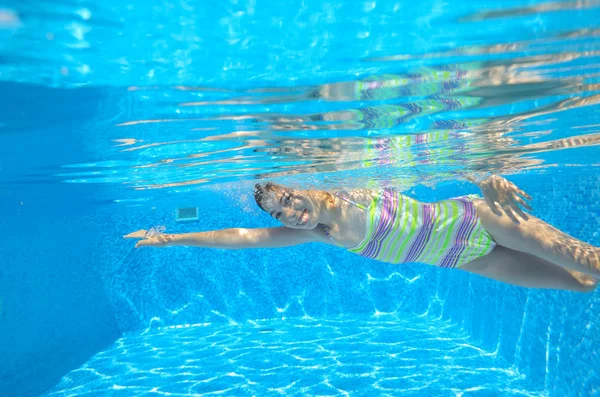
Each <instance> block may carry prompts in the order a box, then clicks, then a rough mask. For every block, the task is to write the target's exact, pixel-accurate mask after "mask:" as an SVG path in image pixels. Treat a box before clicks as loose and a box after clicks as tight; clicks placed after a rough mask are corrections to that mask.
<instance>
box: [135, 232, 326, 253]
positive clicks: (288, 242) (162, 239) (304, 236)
mask: <svg viewBox="0 0 600 397" xmlns="http://www.w3.org/2000/svg"><path fill="white" fill-rule="evenodd" d="M123 237H124V238H132V239H140V241H138V242H137V244H136V245H135V247H136V248H139V247H169V246H176V245H183V246H193V247H202V248H224V249H241V248H278V247H290V246H293V245H299V244H304V243H311V242H324V243H327V242H328V241H327V240H324V239H323V237H322V236H321V235H320V234H319V233H318V231H317V230H306V229H292V228H288V227H273V228H257V229H244V228H234V229H222V230H212V231H207V232H197V233H184V234H160V235H158V236H153V237H147V236H146V231H145V230H138V231H137V232H133V233H130V234H128V235H126V236H123Z"/></svg>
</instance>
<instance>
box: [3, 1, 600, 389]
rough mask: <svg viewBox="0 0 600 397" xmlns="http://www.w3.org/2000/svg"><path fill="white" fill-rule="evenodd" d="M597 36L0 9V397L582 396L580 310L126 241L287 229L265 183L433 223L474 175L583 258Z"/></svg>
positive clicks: (438, 17) (508, 7) (358, 21)
mask: <svg viewBox="0 0 600 397" xmlns="http://www.w3.org/2000/svg"><path fill="white" fill-rule="evenodd" d="M599 20H600V2H599V1H596V0H578V1H542V0H528V1H516V0H503V1H494V2H491V1H481V2H461V1H458V0H456V1H454V0H450V1H439V0H427V1H422V2H418V3H407V2H401V1H394V0H366V1H341V0H325V1H317V0H301V1H293V2H276V1H269V0H248V1H238V0H227V1H219V2H208V1H204V0H194V1H192V0H177V1H173V0H150V1H141V0H124V1H119V2H116V1H105V2H98V1H92V0H57V1H49V0H27V1H14V0H0V230H2V231H3V235H2V238H1V239H0V240H1V241H2V242H1V243H0V259H1V261H0V262H1V263H2V265H1V266H0V396H11V397H13V396H15V397H20V396H25V397H28V396H40V395H52V396H67V395H73V396H80V395H81V396H84V395H87V396H91V395H98V396H104V395H119V396H121V395H123V396H130V395H131V396H137V395H147V396H150V395H152V396H156V395H172V396H198V395H227V396H242V395H256V396H262V395H311V396H312V395H343V396H348V395H349V396H363V395H365V396H376V395H389V396H392V395H393V396H397V395H415V396H423V395H425V396H429V395H434V396H438V395H439V396H445V395H448V396H513V395H514V396H519V395H533V396H559V397H563V396H600V355H599V354H598V348H597V347H598V345H599V344H600V326H599V323H598V321H599V320H598V319H599V318H600V292H598V291H594V292H592V293H587V294H580V293H571V292H565V291H547V290H528V289H524V288H518V287H514V286H510V285H506V284H501V283H498V282H494V281H492V280H488V279H484V278H481V277H478V276H475V275H469V274H467V273H466V272H461V271H456V270H449V269H437V268H434V267H432V266H427V265H424V264H410V265H406V266H397V265H390V264H385V263H379V262H374V261H370V260H367V259H364V258H362V257H359V256H356V255H353V254H351V253H349V252H345V251H344V250H341V249H339V248H336V247H330V246H321V245H317V244H309V245H302V246H296V247H290V248H285V249H273V250H264V249H260V250H240V251H226V250H208V249H198V248H189V247H177V248H168V249H162V250H156V249H144V250H135V249H134V247H133V243H132V242H131V241H125V240H123V239H122V236H123V235H124V234H126V233H129V232H132V231H135V230H138V229H149V228H152V227H165V228H166V230H167V231H168V232H181V233H183V232H191V231H205V230H215V229H222V228H229V227H274V226H278V225H279V224H278V222H276V221H275V220H274V219H272V218H270V217H268V216H266V214H264V213H263V212H262V211H261V210H260V209H259V208H258V207H257V206H256V204H255V203H254V199H253V195H252V189H253V186H254V184H255V183H256V182H257V181H262V182H264V181H267V180H270V181H274V182H277V183H282V184H287V185H289V186H292V187H299V188H318V189H324V190H343V189H353V188H372V189H380V188H386V187H393V188H396V189H398V190H399V191H401V192H402V193H404V194H407V195H409V196H411V197H415V198H417V199H419V200H421V201H435V200H441V199H445V198H450V197H457V196H460V195H466V194H470V193H477V188H476V187H475V186H474V185H472V184H470V183H468V182H466V181H465V175H466V174H470V173H473V172H491V173H497V174H501V175H503V176H505V177H506V178H508V179H509V180H511V181H513V182H514V183H515V184H516V185H518V186H519V187H520V188H522V189H523V190H525V191H526V192H528V193H529V194H530V195H531V196H532V202H531V204H532V207H533V212H532V213H533V214H534V215H535V216H537V217H539V218H541V219H543V220H545V221H546V222H549V223H550V224H552V225H554V226H555V227H557V228H559V229H561V230H563V231H565V232H566V233H569V234H571V235H572V236H574V237H576V238H578V239H581V240H583V241H585V242H588V243H590V244H593V245H596V246H600V173H599V172H598V170H599V169H600V168H599V165H600V162H599V160H598V159H599V158H600V157H599V153H600V152H599V145H600V116H599V115H600V40H599V37H600V34H599V33H600V30H599V28H598V21H599ZM190 208H192V209H193V210H189V209H190ZM186 209H188V210H186ZM180 212H188V213H192V212H193V213H194V214H197V219H194V220H191V221H188V222H180V219H178V218H177V215H176V214H177V213H180Z"/></svg>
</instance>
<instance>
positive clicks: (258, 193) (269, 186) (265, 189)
mask: <svg viewBox="0 0 600 397" xmlns="http://www.w3.org/2000/svg"><path fill="white" fill-rule="evenodd" d="M279 189H280V188H279V186H277V185H276V184H274V183H272V182H267V183H266V184H265V185H264V186H263V185H261V184H260V183H257V184H256V185H254V201H256V204H257V205H258V206H259V207H260V209H261V210H263V211H265V212H269V211H267V210H266V209H265V202H266V200H267V195H268V194H273V193H274V192H275V191H277V190H279Z"/></svg>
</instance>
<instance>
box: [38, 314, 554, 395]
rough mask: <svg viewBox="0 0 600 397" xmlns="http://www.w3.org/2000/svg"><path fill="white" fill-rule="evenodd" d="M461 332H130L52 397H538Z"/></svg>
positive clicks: (253, 328)
mask: <svg viewBox="0 0 600 397" xmlns="http://www.w3.org/2000/svg"><path fill="white" fill-rule="evenodd" d="M532 387H533V386H532V385H531V384H530V383H529V382H528V380H527V379H525V377H524V376H523V375H521V374H519V373H518V372H516V371H515V370H514V369H513V368H511V367H510V366H509V365H508V364H507V363H506V362H504V361H502V360H501V359H498V358H497V357H496V356H495V355H494V354H493V353H490V352H486V351H482V350H481V349H479V348H477V347H476V346H474V345H473V344H471V343H470V340H469V337H468V335H467V334H466V333H465V332H464V331H462V330H461V329H460V328H459V327H457V326H455V325H452V324H450V323H448V322H445V321H433V322H424V321H423V319H422V318H418V317H414V316H404V315H403V316H402V318H400V317H397V316H387V315H386V316H378V317H370V318H364V319H358V318H353V319H338V320H317V319H294V320H286V321H281V320H269V321H261V322H260V323H248V324H245V325H240V326H231V325H207V326H179V327H173V328H164V329H158V330H150V331H148V332H145V333H142V334H138V335H131V334H130V335H126V336H124V337H123V338H121V339H119V340H118V341H117V342H116V343H115V344H114V345H113V346H112V347H111V348H110V349H108V350H107V351H104V352H102V353H99V354H97V355H96V356H94V357H93V358H92V359H91V360H90V361H89V362H88V363H86V364H85V365H84V366H82V367H81V368H79V369H77V370H74V371H72V372H70V373H69V374H67V375H66V376H65V377H64V378H63V379H62V381H61V382H60V383H59V384H58V385H57V386H56V387H55V388H54V389H52V390H51V391H49V392H48V393H47V394H45V396H101V395H107V394H110V395H111V396H126V395H127V396H129V395H144V396H146V395H148V396H149V395H169V396H198V395H203V396H204V395H206V396H210V395H227V396H253V395H256V396H270V395H273V396H277V395H286V396H288V395H328V396H348V395H352V396H363V395H364V396H367V395H371V396H372V395H381V396H398V395H402V396H425V395H435V396H468V395H477V396H482V395H498V393H500V394H501V395H504V396H508V395H515V396H534V395H535V396H540V395H545V394H546V393H545V392H544V391H542V390H532Z"/></svg>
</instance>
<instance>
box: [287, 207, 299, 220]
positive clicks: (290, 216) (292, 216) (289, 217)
mask: <svg viewBox="0 0 600 397" xmlns="http://www.w3.org/2000/svg"><path fill="white" fill-rule="evenodd" d="M284 215H285V217H286V218H287V220H288V222H294V221H295V220H296V216H297V214H296V211H294V210H293V209H292V208H286V209H284Z"/></svg>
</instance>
